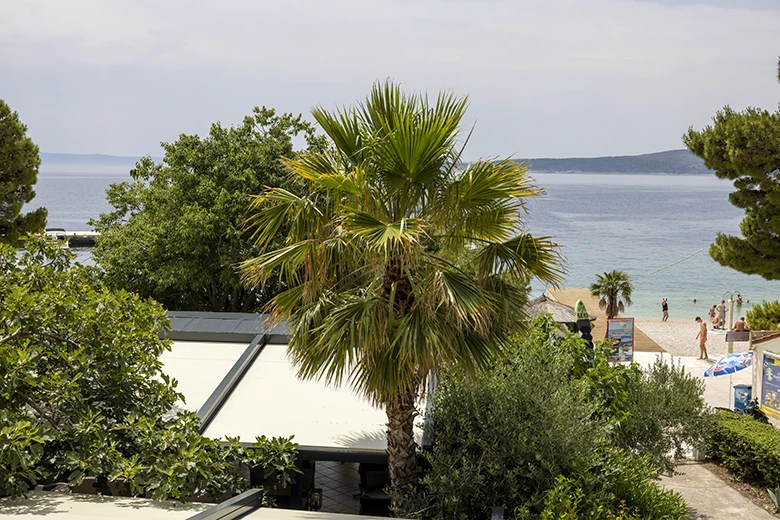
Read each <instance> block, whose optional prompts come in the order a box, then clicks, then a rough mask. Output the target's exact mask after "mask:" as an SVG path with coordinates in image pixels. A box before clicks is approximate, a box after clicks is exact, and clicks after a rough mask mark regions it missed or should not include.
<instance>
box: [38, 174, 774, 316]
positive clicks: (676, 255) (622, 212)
mask: <svg viewBox="0 0 780 520" xmlns="http://www.w3.org/2000/svg"><path fill="white" fill-rule="evenodd" d="M534 177H535V178H536V183H537V184H538V185H539V186H542V187H544V188H545V189H546V190H547V195H546V196H544V197H539V198H535V199H531V200H530V201H529V202H528V209H529V215H528V219H527V225H528V227H529V229H530V230H531V231H532V232H534V233H536V234H539V235H551V236H553V237H554V238H555V240H556V241H557V242H558V243H560V244H561V245H562V251H563V254H564V255H565V257H566V260H567V270H568V273H567V277H566V282H565V285H566V286H568V287H587V286H588V285H589V284H590V283H592V282H593V281H594V280H595V275H596V273H599V272H603V271H609V270H612V269H621V270H624V271H627V272H628V273H629V274H630V275H631V277H632V278H633V280H634V282H635V285H636V290H635V294H634V305H633V306H632V307H630V308H629V310H628V312H627V313H626V314H627V315H633V316H636V317H638V318H660V316H661V298H664V297H665V298H668V299H669V312H670V319H672V320H680V321H689V320H693V318H694V317H695V316H697V315H701V316H704V315H706V314H707V310H708V309H709V307H711V306H712V305H713V304H715V303H717V302H718V301H720V298H721V296H723V294H724V293H726V292H733V291H739V292H741V293H742V296H743V298H744V299H746V300H750V301H751V302H757V301H761V300H762V299H773V300H774V299H780V282H767V281H765V280H764V279H763V278H760V277H757V276H747V275H744V274H741V273H738V272H736V271H732V270H731V269H727V268H725V267H721V266H720V265H718V264H716V263H715V262H713V261H712V260H711V259H710V258H709V256H707V251H706V248H707V247H708V246H709V244H710V243H711V242H712V240H713V239H714V238H715V235H716V234H717V232H718V231H721V232H724V233H731V234H735V233H739V222H740V220H741V219H742V212H741V211H740V210H739V209H737V208H735V207H733V206H732V205H731V204H730V203H729V201H728V195H729V193H730V192H731V191H733V187H732V185H731V183H730V182H728V181H722V180H719V179H717V178H715V177H714V176H708V175H698V176H685V175H620V174H614V175H605V174H583V173H577V174H560V173H548V174H545V173H537V174H534ZM122 180H129V177H128V176H127V175H116V174H94V173H93V174H73V173H68V174H53V173H41V174H40V175H39V177H38V184H37V186H36V191H37V193H38V195H37V197H36V198H35V199H34V201H33V202H34V204H32V205H31V206H32V207H37V206H38V205H42V206H46V207H47V208H49V226H50V227H63V228H65V229H67V230H71V231H78V230H82V229H88V226H87V221H88V220H89V219H90V218H91V217H96V216H97V215H98V214H99V213H100V212H102V211H108V210H109V209H110V208H109V206H108V204H107V203H106V201H105V190H106V188H107V187H108V185H109V184H110V183H112V182H119V181H122ZM702 248H705V250H704V251H703V252H701V253H698V254H696V255H695V256H693V257H692V258H690V259H688V260H685V261H683V262H680V263H679V264H676V265H674V266H672V267H670V268H668V269H665V270H663V271H661V272H659V273H656V274H650V273H651V272H652V271H654V270H656V269H660V268H662V267H665V266H667V265H669V264H672V263H673V262H676V261H678V260H680V259H682V258H685V257H686V256H688V255H691V254H693V253H695V252H696V251H698V250H700V249H702ZM77 254H78V255H79V259H80V260H82V261H86V262H88V261H89V260H90V256H89V250H81V251H78V252H77ZM532 287H533V289H534V295H538V294H540V293H541V292H542V291H543V290H544V286H543V285H542V284H540V283H539V282H534V284H533V285H532ZM694 298H696V299H697V303H696V304H694V303H693V299H694ZM747 308H748V305H744V306H743V308H742V312H744V310H746V309H747ZM737 312H740V311H737Z"/></svg>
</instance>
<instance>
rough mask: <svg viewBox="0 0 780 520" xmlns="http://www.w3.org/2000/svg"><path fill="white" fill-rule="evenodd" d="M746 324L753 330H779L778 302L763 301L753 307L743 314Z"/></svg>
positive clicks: (779, 309) (779, 311) (779, 310)
mask: <svg viewBox="0 0 780 520" xmlns="http://www.w3.org/2000/svg"><path fill="white" fill-rule="evenodd" d="M745 317H746V318H747V322H748V323H749V324H750V328H751V329H753V330H778V329H780V301H777V300H775V301H772V302H767V301H763V302H761V303H759V304H756V305H753V306H752V307H751V308H750V309H749V310H748V311H747V313H745Z"/></svg>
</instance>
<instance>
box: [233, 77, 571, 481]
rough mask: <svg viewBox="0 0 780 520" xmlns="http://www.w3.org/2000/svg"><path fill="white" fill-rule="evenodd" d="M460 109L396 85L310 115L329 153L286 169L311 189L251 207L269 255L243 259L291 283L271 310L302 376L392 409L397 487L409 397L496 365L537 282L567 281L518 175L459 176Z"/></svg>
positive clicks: (406, 446) (279, 192) (410, 474)
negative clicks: (437, 376)
mask: <svg viewBox="0 0 780 520" xmlns="http://www.w3.org/2000/svg"><path fill="white" fill-rule="evenodd" d="M465 110H466V99H465V98H459V97H456V96H454V95H452V94H446V93H442V94H440V95H439V96H438V97H436V98H435V100H430V101H429V99H428V97H426V96H424V95H415V94H406V93H404V92H403V91H402V90H401V89H400V88H399V87H398V86H396V85H394V84H392V83H389V82H388V83H386V84H377V85H375V86H374V88H373V90H372V92H371V94H370V96H369V97H368V99H366V101H365V102H364V103H362V104H361V105H359V106H357V107H351V108H346V109H343V110H340V111H338V112H336V113H328V112H325V111H324V110H322V109H316V110H315V111H314V117H315V119H316V120H317V122H318V123H319V124H320V126H321V127H322V129H323V130H324V132H325V133H326V134H327V136H328V137H329V138H330V140H331V141H332V143H333V149H332V150H330V151H328V152H325V153H308V154H304V155H303V156H301V157H300V158H298V159H295V160H288V161H286V164H287V165H288V166H289V168H290V170H291V171H292V172H293V173H294V174H295V175H296V176H297V177H298V178H299V179H301V180H303V181H306V182H307V183H308V186H307V191H306V193H305V195H303V196H298V195H296V194H294V193H291V192H290V191H289V190H283V189H268V190H265V191H264V192H263V193H262V194H261V195H260V196H259V197H258V198H257V199H256V202H255V204H254V205H253V208H254V210H255V211H256V213H255V215H254V216H253V219H252V221H253V223H254V224H255V225H256V226H257V234H256V237H257V241H258V244H259V245H260V246H261V247H263V248H265V250H264V252H263V254H262V255H260V256H258V257H257V258H254V259H252V260H250V261H248V262H245V263H244V264H243V269H244V275H245V280H246V281H247V283H249V284H251V285H253V286H255V285H257V284H261V283H263V282H265V281H266V280H268V279H269V277H273V276H274V274H275V273H277V272H278V273H279V274H280V276H281V278H282V280H283V282H284V283H285V284H286V285H287V286H289V287H290V289H289V290H287V291H285V292H283V293H281V294H279V295H278V296H277V297H276V298H274V299H273V300H272V302H271V306H270V310H271V311H272V313H273V314H274V316H276V317H278V318H280V317H289V318H290V319H289V322H288V324H289V326H290V329H291V338H290V353H291V355H292V357H293V359H294V360H295V362H296V363H297V366H298V369H299V374H300V376H302V377H305V378H310V377H323V378H325V379H327V380H329V381H330V382H333V383H336V384H338V383H341V382H342V381H346V380H349V382H350V383H351V384H352V386H353V387H355V388H356V389H357V390H358V391H360V392H362V393H363V394H365V395H366V396H368V397H369V398H370V399H371V400H373V401H374V402H376V403H381V404H383V405H385V406H386V408H387V414H388V419H389V426H388V457H389V462H390V476H391V481H392V485H393V486H394V487H396V488H398V487H404V486H406V485H408V484H410V483H411V482H412V481H413V479H414V477H415V474H416V473H415V446H414V436H413V431H412V430H413V420H414V416H415V414H416V410H415V408H414V402H415V399H416V397H418V395H419V393H420V391H421V389H422V386H423V385H424V383H425V381H426V378H427V377H428V374H429V373H430V372H432V371H433V370H435V369H437V368H438V367H439V366H441V365H447V364H449V363H452V362H456V361H457V362H458V363H459V366H461V368H462V369H464V370H467V371H470V372H472V373H473V372H475V371H476V370H477V369H479V368H483V367H487V366H489V365H490V364H491V363H492V362H493V361H494V360H495V359H497V358H499V357H500V356H501V355H502V353H503V351H505V349H506V348H507V347H508V346H509V345H510V344H511V338H512V336H513V334H514V333H515V332H516V331H517V330H519V329H520V327H521V324H522V319H521V318H522V315H523V310H522V309H523V303H524V301H525V299H526V291H525V283H526V281H527V280H528V278H529V277H530V276H537V277H539V278H541V279H543V280H545V281H547V282H550V283H556V282H558V281H559V280H560V275H561V270H560V267H559V257H558V252H557V246H556V245H555V244H553V243H552V242H551V241H550V240H549V238H547V237H544V238H537V237H533V236H532V235H530V234H528V233H525V232H523V230H522V226H521V224H522V222H521V216H522V215H523V213H524V200H525V198H526V197H529V196H534V195H537V194H538V193H539V191H538V190H536V189H535V188H534V187H533V186H532V185H531V184H530V181H529V178H528V177H527V175H526V170H525V168H523V167H521V166H519V165H517V164H516V163H514V162H513V161H510V160H504V161H492V160H491V161H480V162H476V163H471V164H469V165H468V166H467V167H465V168H464V169H459V168H460V167H461V161H460V151H461V150H460V148H459V147H458V146H457V138H458V130H459V127H460V125H461V123H462V119H463V117H464V114H465ZM284 226H289V227H288V228H287V229H288V232H287V233H286V237H285V242H284V247H281V248H280V247H278V246H277V244H276V243H275V242H274V241H275V240H276V238H277V237H278V236H279V234H280V233H283V232H284ZM469 248H473V252H472V255H471V256H470V260H471V263H470V267H467V268H465V269H462V268H460V267H459V265H460V263H459V262H460V259H461V258H462V257H463V256H464V255H465V251H467V250H469Z"/></svg>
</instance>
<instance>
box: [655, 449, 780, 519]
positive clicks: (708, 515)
mask: <svg viewBox="0 0 780 520" xmlns="http://www.w3.org/2000/svg"><path fill="white" fill-rule="evenodd" d="M677 471H678V472H680V473H681V474H680V475H675V476H674V477H671V478H670V477H662V478H661V486H663V487H664V488H666V489H670V490H672V491H677V492H678V493H680V494H681V495H682V497H683V498H684V499H685V502H687V503H688V509H689V511H690V514H689V515H688V518H690V519H694V520H709V519H712V520H777V519H776V517H775V516H773V515H770V514H769V513H767V512H766V511H764V510H763V509H761V508H760V507H759V506H757V505H755V504H754V503H753V502H751V501H750V500H748V499H747V498H745V497H743V496H742V495H741V494H740V493H739V491H737V490H735V489H734V488H732V487H731V486H729V485H728V484H726V483H725V482H723V481H722V480H721V479H719V478H718V477H717V476H715V475H714V474H713V473H712V472H711V471H709V470H707V469H706V468H705V467H704V466H702V465H701V464H698V463H696V462H689V463H686V464H682V465H680V466H679V467H678V468H677Z"/></svg>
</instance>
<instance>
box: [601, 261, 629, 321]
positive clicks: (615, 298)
mask: <svg viewBox="0 0 780 520" xmlns="http://www.w3.org/2000/svg"><path fill="white" fill-rule="evenodd" d="M633 291H634V284H632V283H631V278H629V276H628V274H626V273H625V272H623V271H610V272H608V273H606V272H605V273H604V274H597V275H596V283H592V284H590V292H591V294H592V295H593V296H595V297H597V298H599V309H606V310H607V318H614V317H615V316H617V315H618V313H619V312H624V311H625V310H626V307H628V306H629V305H631V303H632V302H631V293H632V292H633Z"/></svg>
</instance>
